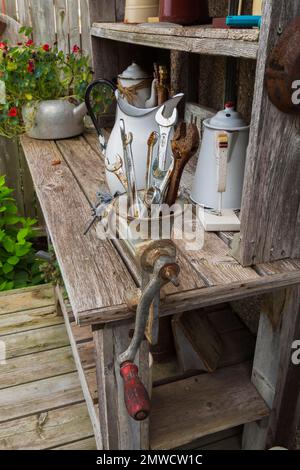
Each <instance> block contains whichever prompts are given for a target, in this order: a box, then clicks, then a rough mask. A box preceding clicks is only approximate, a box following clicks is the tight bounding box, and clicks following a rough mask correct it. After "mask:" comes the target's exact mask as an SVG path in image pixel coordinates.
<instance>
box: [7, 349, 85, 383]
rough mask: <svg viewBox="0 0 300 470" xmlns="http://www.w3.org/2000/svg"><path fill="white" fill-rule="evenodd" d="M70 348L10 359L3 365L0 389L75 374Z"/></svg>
mask: <svg viewBox="0 0 300 470" xmlns="http://www.w3.org/2000/svg"><path fill="white" fill-rule="evenodd" d="M75 370H76V366H75V363H74V359H73V354H72V350H71V348H70V346H65V347H62V348H57V349H53V350H52V351H51V352H49V351H42V352H38V353H35V354H29V355H27V356H21V357H16V358H12V359H8V360H7V361H6V364H2V365H1V374H0V389H3V388H9V387H13V386H16V385H21V384H25V383H30V382H33V381H37V380H42V379H48V378H49V377H55V376H60V375H64V374H67V373H70V372H74V371H75Z"/></svg>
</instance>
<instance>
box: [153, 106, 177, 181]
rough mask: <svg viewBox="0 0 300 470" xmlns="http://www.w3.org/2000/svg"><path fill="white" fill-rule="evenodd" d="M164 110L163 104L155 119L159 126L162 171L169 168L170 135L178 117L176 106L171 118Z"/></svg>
mask: <svg viewBox="0 0 300 470" xmlns="http://www.w3.org/2000/svg"><path fill="white" fill-rule="evenodd" d="M164 110H165V106H161V107H160V108H159V110H158V111H157V113H156V116H155V120H156V122H157V124H158V126H159V147H158V170H159V171H160V172H165V171H166V169H167V168H166V167H167V155H168V146H169V141H170V135H171V131H172V129H173V127H174V125H175V124H176V121H177V118H178V111H177V109H176V108H175V109H174V111H173V113H172V116H171V117H169V118H166V117H165V116H164Z"/></svg>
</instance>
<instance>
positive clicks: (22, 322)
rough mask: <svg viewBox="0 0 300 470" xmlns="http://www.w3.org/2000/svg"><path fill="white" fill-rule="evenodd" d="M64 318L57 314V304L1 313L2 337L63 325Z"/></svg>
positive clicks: (0, 329)
mask: <svg viewBox="0 0 300 470" xmlns="http://www.w3.org/2000/svg"><path fill="white" fill-rule="evenodd" d="M62 323H64V320H63V318H62V317H61V316H59V315H57V312H56V311H55V305H49V306H48V307H40V308H34V309H31V310H24V311H21V312H16V313H8V314H6V315H5V314H3V315H0V337H1V336H3V335H11V334H13V333H16V332H21V331H28V330H31V331H32V330H35V329H37V328H43V327H46V326H54V325H61V324H62Z"/></svg>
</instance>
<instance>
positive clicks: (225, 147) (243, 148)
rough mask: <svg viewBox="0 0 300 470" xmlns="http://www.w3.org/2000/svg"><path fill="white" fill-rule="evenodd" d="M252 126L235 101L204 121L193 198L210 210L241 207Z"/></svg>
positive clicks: (218, 210)
mask: <svg viewBox="0 0 300 470" xmlns="http://www.w3.org/2000/svg"><path fill="white" fill-rule="evenodd" d="M248 142H249V126H247V124H246V123H245V121H244V120H243V119H242V117H241V115H240V114H239V113H238V112H236V111H235V110H234V105H233V103H227V104H226V105H225V109H224V110H222V111H220V112H218V113H217V114H216V115H215V116H214V117H213V118H211V119H207V120H205V121H204V135H203V140H202V145H201V150H200V155H199V158H198V165H197V171H196V175H195V179H194V183H193V188H192V193H191V199H192V200H193V201H194V202H195V203H197V204H199V205H202V206H204V207H205V208H207V209H213V210H214V211H216V212H220V210H221V209H234V210H235V209H240V208H241V200H242V191H243V182H244V172H245V160H246V153H247V147H248Z"/></svg>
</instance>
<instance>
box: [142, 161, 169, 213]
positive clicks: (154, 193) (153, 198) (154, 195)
mask: <svg viewBox="0 0 300 470" xmlns="http://www.w3.org/2000/svg"><path fill="white" fill-rule="evenodd" d="M174 165H175V160H174V158H173V157H172V162H171V165H170V166H169V168H168V170H167V172H166V174H165V176H164V177H163V179H162V181H161V183H160V184H159V183H158V181H157V179H155V182H154V185H153V186H151V187H150V188H149V189H147V190H146V192H145V196H144V203H145V205H146V207H148V209H150V207H151V206H152V204H159V205H161V204H162V203H163V202H164V198H165V195H166V191H167V189H168V186H169V184H170V179H171V176H172V173H173V170H174Z"/></svg>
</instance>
